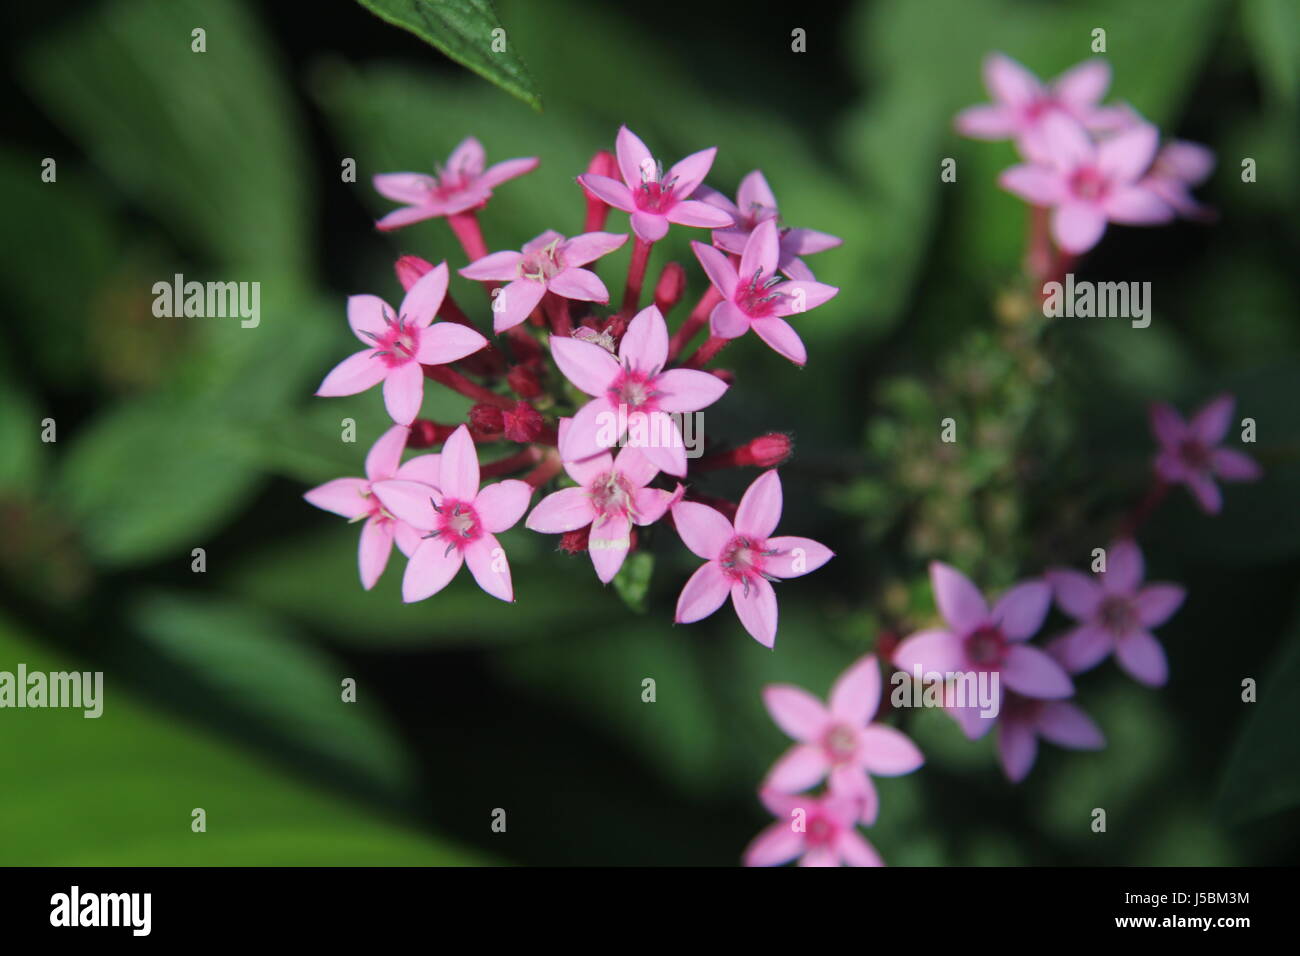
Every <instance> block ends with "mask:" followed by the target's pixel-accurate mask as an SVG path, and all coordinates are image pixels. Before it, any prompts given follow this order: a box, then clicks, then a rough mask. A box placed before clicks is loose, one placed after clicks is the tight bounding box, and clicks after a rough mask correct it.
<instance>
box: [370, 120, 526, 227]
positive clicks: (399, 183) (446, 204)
mask: <svg viewBox="0 0 1300 956" xmlns="http://www.w3.org/2000/svg"><path fill="white" fill-rule="evenodd" d="M484 161H485V156H484V153H483V144H482V143H480V142H479V141H478V140H476V139H475V138H474V137H473V136H470V137H469V138H467V139H464V140H462V141H461V143H460V145H459V146H457V147H456V148H455V149H454V150H452V151H451V156H449V157H448V158H447V165H446V166H445V167H442V168H439V169H437V170H436V175H433V176H429V175H427V174H425V173H380V174H379V175H377V176H375V177H374V180H373V182H374V185H375V190H376V191H377V192H378V193H379V194H380V195H381V196H383V197H384V198H385V199H391V200H393V202H400V203H403V204H404V205H403V207H402V208H401V209H395V210H393V211H392V212H390V213H389V214H388V215H386V216H385V217H384V218H383V219H381V220H379V222H377V223H376V224H375V225H376V226H377V227H378V228H380V229H384V230H388V229H398V228H400V227H402V226H409V225H410V224H411V223H413V222H420V221H421V220H424V219H435V218H437V217H439V216H454V215H456V214H457V213H462V212H468V211H469V210H471V209H477V208H478V207H479V206H482V205H483V204H484V203H486V202H487V201H488V200H489V199H490V198H491V197H492V190H493V189H494V188H495V187H497V186H500V185H501V184H502V183H503V182H505V181H506V180H508V179H514V178H515V177H516V176H522V175H523V174H524V173H527V172H531V171H532V170H534V169H536V168H537V162H538V161H537V157H535V156H530V157H528V158H526V159H507V160H506V161H505V162H501V163H497V164H496V165H495V166H490V167H488V168H487V169H486V170H485V169H484V168H483V164H484Z"/></svg>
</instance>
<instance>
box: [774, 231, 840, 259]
mask: <svg viewBox="0 0 1300 956" xmlns="http://www.w3.org/2000/svg"><path fill="white" fill-rule="evenodd" d="M843 244H844V240H843V239H841V238H840V237H839V236H832V235H831V234H830V233H829V232H818V231H817V230H816V229H797V228H796V229H787V230H786V231H785V235H783V236H782V237H781V251H782V252H783V253H786V252H789V253H793V254H794V255H796V256H808V255H812V254H813V253H814V252H825V251H826V250H827V249H834V248H835V247H836V246H841V245H843Z"/></svg>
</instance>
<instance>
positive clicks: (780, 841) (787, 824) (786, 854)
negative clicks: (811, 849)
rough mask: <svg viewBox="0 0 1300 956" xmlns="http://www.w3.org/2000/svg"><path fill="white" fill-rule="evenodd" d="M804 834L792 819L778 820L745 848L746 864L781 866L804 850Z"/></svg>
mask: <svg viewBox="0 0 1300 956" xmlns="http://www.w3.org/2000/svg"><path fill="white" fill-rule="evenodd" d="M803 848H804V835H803V834H802V833H796V832H795V829H794V825H793V821H791V820H778V821H777V822H776V823H773V824H771V825H770V826H768V827H767V828H766V829H764V830H763V832H761V833H760V834H759V835H758V836H756V837H754V840H753V842H752V843H750V844H749V846H748V847H746V848H745V866H780V865H781V864H782V863H789V862H790V861H791V860H793V859H794V858H795V857H797V856H798V855H799V854H801V853H802V852H803Z"/></svg>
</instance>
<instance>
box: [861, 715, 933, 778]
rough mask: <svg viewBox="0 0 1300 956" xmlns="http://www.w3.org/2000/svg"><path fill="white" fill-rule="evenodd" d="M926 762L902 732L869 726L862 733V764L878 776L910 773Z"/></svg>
mask: <svg viewBox="0 0 1300 956" xmlns="http://www.w3.org/2000/svg"><path fill="white" fill-rule="evenodd" d="M923 763H925V756H924V755H923V754H922V753H921V751H920V749H919V748H918V747H917V746H916V744H914V743H912V741H911V739H910V738H909V737H908V736H907V735H906V734H904V733H903V732H902V731H901V730H897V729H895V728H893V727H886V726H885V725H883V724H872V725H871V726H870V727H867V728H866V729H865V730H863V731H862V764H863V766H864V767H866V768H867V771H868V772H870V773H873V774H875V775H876V776H878V777H897V776H899V775H901V774H905V773H911V772H912V771H913V770H915V769H917V768H918V767H920V766H921V765H922V764H923Z"/></svg>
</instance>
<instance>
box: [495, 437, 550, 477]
mask: <svg viewBox="0 0 1300 956" xmlns="http://www.w3.org/2000/svg"><path fill="white" fill-rule="evenodd" d="M542 454H543V453H542V451H541V450H540V449H537V448H534V447H533V446H532V445H529V446H528V447H527V448H525V449H523V450H522V451H517V452H515V453H514V454H513V455H507V456H506V457H505V458H499V459H497V460H496V461H490V462H488V463H487V464H486V465H484V466H483V467H481V468H480V469H479V477H480V478H500V477H501V476H502V475H511V474H514V473H515V472H516V471H523V470H524V469H525V468H527V467H528V466H530V465H535V464H537V462H539V461H541V460H542Z"/></svg>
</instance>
